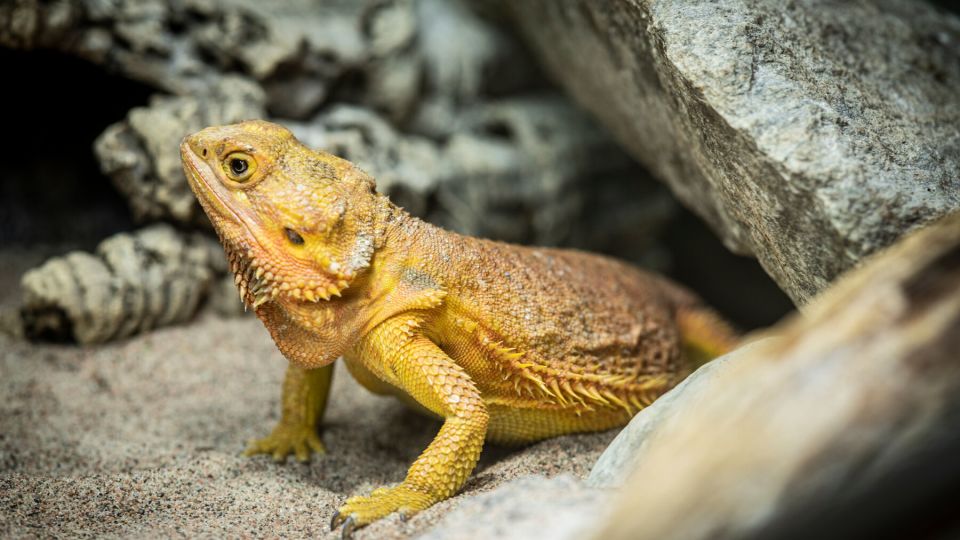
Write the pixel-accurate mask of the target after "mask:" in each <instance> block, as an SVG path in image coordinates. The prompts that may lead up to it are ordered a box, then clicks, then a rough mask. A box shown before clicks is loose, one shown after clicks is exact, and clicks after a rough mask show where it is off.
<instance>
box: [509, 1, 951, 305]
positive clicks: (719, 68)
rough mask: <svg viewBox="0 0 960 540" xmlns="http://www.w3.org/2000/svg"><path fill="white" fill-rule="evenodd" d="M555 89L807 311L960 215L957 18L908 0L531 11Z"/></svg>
mask: <svg viewBox="0 0 960 540" xmlns="http://www.w3.org/2000/svg"><path fill="white" fill-rule="evenodd" d="M506 9H507V10H509V11H511V12H512V14H513V19H514V20H515V22H516V23H517V24H518V26H519V27H520V28H521V30H522V32H523V33H524V34H525V35H526V36H527V38H528V41H529V43H530V44H531V45H532V46H533V48H534V50H535V53H536V56H538V57H539V58H540V59H541V60H542V61H543V63H544V64H545V65H546V66H547V68H548V70H549V71H550V72H551V73H552V74H553V76H554V77H555V78H556V79H557V80H558V81H559V82H561V83H562V84H563V86H565V87H566V88H567V90H569V92H570V93H571V94H572V95H573V96H574V97H576V98H577V100H578V101H579V102H580V103H581V104H582V105H583V106H584V107H586V108H587V109H588V110H590V111H592V112H593V113H595V115H596V116H597V117H598V118H599V119H600V120H601V121H602V123H603V124H604V125H605V126H606V127H607V128H609V129H610V130H611V132H612V133H613V134H614V135H615V136H616V138H617V139H618V140H619V141H620V143H621V144H622V145H623V146H624V147H625V148H627V149H629V151H630V152H631V154H632V155H633V156H634V157H635V158H637V159H638V160H640V161H641V162H643V163H644V164H646V165H647V166H649V167H650V169H651V170H652V171H653V172H654V173H655V174H656V175H657V176H658V177H660V178H661V179H663V180H664V181H666V182H667V184H669V185H670V187H671V188H672V190H673V191H674V193H675V194H676V195H677V196H678V197H679V198H680V199H681V200H682V201H683V202H685V203H686V204H687V205H688V206H690V207H691V208H693V209H694V210H695V211H696V212H697V213H699V214H700V215H701V216H702V217H703V218H704V219H706V220H707V221H708V222H709V223H710V224H711V225H712V226H713V228H714V229H715V230H716V231H717V232H718V233H719V234H720V235H721V236H722V237H723V238H724V240H725V242H726V243H727V245H728V246H729V247H731V248H732V249H734V250H736V251H738V252H741V253H752V254H754V255H755V256H756V257H757V258H758V259H759V260H760V262H761V264H762V265H763V266H764V268H765V269H766V270H767V272H768V273H769V274H770V275H771V276H772V277H773V278H774V279H775V280H776V281H777V283H779V284H780V286H781V287H782V288H783V289H784V291H786V292H787V293H788V294H789V295H790V296H791V297H792V298H793V299H794V301H796V302H798V303H804V302H806V301H808V300H809V299H810V298H811V297H812V296H813V295H814V294H816V293H817V292H818V291H820V290H821V289H823V288H825V287H826V286H827V285H828V284H829V283H830V282H831V280H833V279H834V278H835V277H836V276H837V275H839V274H840V273H841V272H843V271H844V270H846V269H848V268H850V267H852V266H854V265H856V264H857V263H858V261H860V260H861V259H862V258H863V257H864V256H866V255H868V254H870V253H872V252H874V251H876V250H877V249H879V248H881V247H884V246H886V245H888V244H890V243H892V242H893V241H894V240H895V239H897V238H898V237H899V236H900V235H901V234H903V233H904V232H905V231H907V230H909V229H912V228H913V227H915V226H917V225H919V224H921V223H924V222H927V221H930V220H932V219H934V218H937V217H939V216H942V215H945V214H946V213H948V212H949V211H950V210H952V209H956V208H960V92H957V89H958V88H960V20H958V19H957V17H955V16H954V15H952V14H948V13H945V12H942V11H938V10H937V9H936V8H933V7H932V6H930V5H928V4H926V3H924V2H914V1H910V0H881V1H878V2H870V1H865V0H856V1H851V2H821V1H815V0H802V1H798V2H789V3H786V4H784V3H782V2H769V1H765V0H721V1H719V2H697V3H691V2H684V1H676V0H658V1H650V0H616V1H612V2H593V1H590V0H564V1H561V2H555V1H552V0H532V1H525V2H510V3H509V4H508V5H506Z"/></svg>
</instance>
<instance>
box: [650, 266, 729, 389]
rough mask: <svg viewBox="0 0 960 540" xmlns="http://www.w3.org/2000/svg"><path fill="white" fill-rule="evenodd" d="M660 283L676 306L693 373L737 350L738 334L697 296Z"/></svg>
mask: <svg viewBox="0 0 960 540" xmlns="http://www.w3.org/2000/svg"><path fill="white" fill-rule="evenodd" d="M660 283H661V287H662V290H663V291H664V292H665V293H666V295H667V298H669V299H670V301H671V303H672V304H673V306H674V309H675V312H674V313H675V315H674V316H675V318H676V321H677V328H679V330H680V342H681V344H682V346H683V353H684V358H685V359H686V363H687V368H688V369H689V370H690V371H691V372H692V371H694V370H696V369H697V368H699V367H700V366H702V365H704V364H706V363H707V362H709V361H710V360H713V359H714V358H716V357H718V356H721V355H723V354H726V353H728V352H730V351H731V350H733V348H734V347H736V346H737V344H738V343H739V342H740V335H739V333H738V332H737V331H736V330H735V329H734V327H733V326H732V325H731V324H730V323H728V322H727V321H726V320H724V319H723V317H721V316H720V315H719V314H718V313H717V312H716V311H714V310H712V309H710V308H709V307H707V306H706V305H705V304H704V303H703V301H702V300H700V298H698V297H697V295H695V294H694V293H693V292H691V291H689V290H687V288H686V287H683V286H682V285H679V284H677V283H674V282H672V281H668V280H665V279H662V278H661V280H660Z"/></svg>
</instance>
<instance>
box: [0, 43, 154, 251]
mask: <svg viewBox="0 0 960 540" xmlns="http://www.w3.org/2000/svg"><path fill="white" fill-rule="evenodd" d="M0 65H2V66H3V68H4V75H5V77H4V82H3V83H0V103H2V104H3V110H4V129H3V130H2V133H0V143H2V147H3V149H4V153H5V156H6V158H7V159H6V160H5V164H6V166H5V167H4V177H3V180H2V182H0V247H14V246H22V247H36V246H37V245H41V244H56V245H60V246H65V247H76V248H80V249H90V248H93V247H94V246H96V244H97V242H99V241H100V240H102V239H103V238H105V237H106V236H108V235H110V234H113V233H115V232H118V231H121V230H129V229H131V228H132V227H133V222H132V220H131V217H130V212H129V210H128V208H127V205H126V202H125V201H124V200H123V198H122V197H121V196H120V195H119V194H118V193H117V191H116V190H115V189H114V187H113V186H112V185H111V184H110V181H109V180H108V179H107V178H106V177H104V176H103V175H102V174H101V173H100V168H99V166H98V164H97V161H96V159H95V157H94V155H93V149H92V147H93V141H94V139H96V137H97V136H98V135H100V133H102V132H103V130H104V129H105V128H106V127H107V126H108V125H110V124H112V123H114V122H117V121H119V120H122V119H123V118H124V116H125V115H126V113H127V112H128V111H129V110H130V108H131V107H134V106H137V105H143V104H146V103H147V99H148V97H149V96H150V94H151V93H153V90H151V89H150V88H149V87H147V86H144V85H141V84H138V83H136V82H133V81H130V80H128V79H124V78H121V77H118V76H114V75H110V74H108V73H106V72H105V71H104V70H103V68H101V67H98V66H95V65H93V64H89V63H87V62H85V61H83V60H79V59H76V58H73V57H70V56H67V55H64V54H60V53H56V52H52V51H26V52H24V51H13V50H7V49H0Z"/></svg>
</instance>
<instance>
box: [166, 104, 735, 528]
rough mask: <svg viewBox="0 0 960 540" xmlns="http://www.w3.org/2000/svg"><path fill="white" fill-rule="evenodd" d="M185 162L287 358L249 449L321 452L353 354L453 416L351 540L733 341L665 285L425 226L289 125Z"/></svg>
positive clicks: (563, 255) (593, 422)
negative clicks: (333, 398) (494, 457)
mask: <svg viewBox="0 0 960 540" xmlns="http://www.w3.org/2000/svg"><path fill="white" fill-rule="evenodd" d="M180 151H181V158H182V162H183V166H184V171H185V173H186V177H187V179H188V182H189V185H190V187H191V189H192V190H193V192H194V193H195V195H196V197H197V199H198V200H199V202H200V205H201V207H202V208H203V210H204V212H205V213H206V215H207V216H208V217H209V219H210V221H211V223H212V224H213V226H214V229H215V230H216V233H217V234H218V236H219V238H220V240H221V243H222V244H223V247H224V251H225V253H226V255H227V258H228V260H229V263H230V267H231V269H232V271H233V273H234V274H235V280H236V284H237V286H238V289H239V292H240V297H241V300H242V301H243V302H244V304H245V306H247V307H249V308H252V310H253V311H254V312H255V314H256V315H257V317H258V318H259V319H260V320H261V321H262V323H263V324H264V326H265V327H266V328H267V330H268V331H269V333H270V335H271V336H272V338H273V340H274V341H275V343H276V345H277V347H278V349H279V350H280V351H281V353H282V354H283V356H284V357H285V358H286V359H287V360H288V361H289V365H288V368H287V373H286V376H285V380H284V383H283V395H282V415H281V419H280V421H279V423H278V424H277V426H276V427H275V428H274V430H273V431H272V432H271V433H270V435H269V436H268V437H266V438H264V439H260V440H255V441H252V442H251V443H250V446H249V447H248V449H247V451H246V453H247V454H248V455H254V454H260V453H267V454H272V455H273V457H274V458H275V459H277V460H278V461H283V460H285V459H286V457H287V456H288V455H289V454H295V455H296V457H297V458H298V459H300V460H308V459H309V457H310V455H311V453H312V452H317V453H323V452H324V451H325V448H324V446H323V443H322V441H321V440H320V438H319V436H318V433H317V429H318V423H319V422H320V420H321V418H322V415H323V412H324V410H325V407H326V403H327V396H328V394H329V389H330V384H331V379H332V369H333V368H332V366H333V362H334V361H335V360H336V359H338V358H341V357H342V359H343V361H344V362H345V364H346V367H347V370H348V371H349V372H350V374H351V375H352V376H353V377H354V378H355V379H356V380H357V381H358V382H359V383H360V385H362V386H363V387H365V388H367V389H368V390H370V391H372V392H375V393H378V394H387V395H394V396H397V397H399V398H400V399H401V400H402V401H405V402H406V403H408V404H410V405H411V406H413V407H416V408H418V409H420V410H423V411H425V412H426V413H428V414H432V415H434V416H436V417H438V418H440V419H441V420H442V425H441V427H440V430H439V432H438V433H437V435H436V437H435V438H434V439H433V441H432V442H431V443H430V444H429V445H428V447H427V448H426V449H425V450H424V451H423V453H422V454H421V455H420V456H419V457H418V458H417V459H416V460H415V461H414V463H413V464H412V465H411V467H410V469H409V471H408V473H407V475H406V477H405V479H404V480H403V481H402V482H401V483H400V484H398V485H396V486H393V487H383V488H379V489H375V490H373V491H372V492H371V493H370V494H369V495H365V496H355V497H351V498H348V499H347V500H346V501H345V502H344V503H343V505H342V506H341V507H340V508H339V510H338V511H337V512H336V513H335V514H334V516H333V519H332V521H331V528H335V527H338V526H339V525H340V524H344V529H343V531H342V533H343V534H344V535H347V536H349V534H350V532H351V531H352V530H353V529H354V528H359V527H362V526H364V525H366V524H369V523H371V522H373V521H376V520H378V519H380V518H383V517H385V516H387V515H389V514H392V513H394V512H400V513H401V514H402V515H403V516H409V515H412V514H414V513H416V512H418V511H421V510H423V509H425V508H427V507H429V506H431V505H433V504H435V503H437V502H439V501H442V500H444V499H446V498H449V497H451V496H453V495H454V494H455V493H456V492H457V491H458V490H459V489H460V488H461V487H462V486H463V485H464V483H465V482H466V480H467V478H468V476H469V475H470V474H471V472H472V471H473V469H474V467H475V466H476V464H477V461H478V459H479V456H480V453H481V449H482V448H483V445H484V442H485V441H491V442H496V443H505V444H523V443H529V442H533V441H537V440H541V439H544V438H548V437H553V436H558V435H562V434H569V433H578V432H590V431H601V430H607V429H611V428H615V427H619V426H622V425H624V424H626V423H627V422H628V421H629V420H630V418H631V417H632V416H633V415H634V414H635V413H636V412H638V411H639V410H640V409H642V408H643V407H645V406H647V405H649V404H650V403H651V402H652V401H653V400H654V399H656V398H657V397H658V396H659V395H661V394H662V393H664V392H665V391H667V390H668V389H670V388H671V387H672V386H674V385H675V384H677V383H678V382H679V381H680V380H682V379H683V378H684V377H685V376H686V375H687V374H689V373H690V372H691V371H692V370H693V369H694V368H696V367H697V366H698V365H699V364H702V363H703V362H705V361H707V360H709V359H710V358H713V357H715V356H718V355H720V354H722V353H724V352H726V351H727V350H729V349H731V348H732V346H733V345H734V344H735V343H736V341H737V335H736V333H735V332H734V331H733V330H732V327H731V326H730V325H729V324H728V323H726V322H725V321H724V320H723V319H722V318H721V317H720V316H719V315H717V314H716V313H715V312H714V311H713V310H711V309H710V308H708V307H706V306H705V304H704V303H703V302H702V301H700V300H699V299H698V298H697V297H696V296H695V295H694V294H693V293H692V292H690V291H688V290H687V289H685V288H683V287H682V286H680V285H678V284H675V283H673V282H672V281H670V280H668V279H667V278H666V277H663V276H659V275H656V274H653V273H650V272H647V271H643V270H640V269H639V268H636V267H634V266H631V265H629V264H627V263H624V262H620V261H617V260H614V259H612V258H608V257H604V256H601V255H595V254H590V253H586V252H582V251H576V250H565V249H558V248H547V247H533V246H520V245H513V244H507V243H503V242H497V241H493V240H487V239H480V238H473V237H469V236H463V235H460V234H457V233H454V232H451V231H447V230H445V229H443V228H440V227H437V226H434V225H431V224H429V223H427V222H425V221H422V220H420V219H418V218H416V217H413V216H411V215H410V214H409V213H407V212H406V211H405V210H403V209H402V208H400V207H399V206H397V205H395V204H393V203H392V202H391V201H390V199H389V197H387V196H386V195H383V194H381V193H378V192H377V190H376V183H375V181H374V179H373V178H372V177H371V176H370V175H368V174H366V173H365V172H364V171H363V170H361V169H360V168H359V167H357V166H355V165H354V164H353V163H351V162H349V161H347V160H344V159H341V158H339V157H336V156H334V155H332V154H329V153H325V152H322V151H316V150H313V149H310V148H308V147H306V146H305V145H303V144H302V143H301V142H299V141H298V140H297V139H296V138H295V137H294V135H293V134H292V133H291V132H290V131H289V130H287V129H286V128H284V127H282V126H279V125H277V124H273V123H269V122H265V121H261V120H252V121H246V122H242V123H238V124H232V125H225V126H215V127H208V128H206V129H203V130H201V131H199V132H196V133H194V134H191V135H188V136H187V137H185V138H184V139H183V142H182V143H181V146H180Z"/></svg>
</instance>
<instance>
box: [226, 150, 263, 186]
mask: <svg viewBox="0 0 960 540" xmlns="http://www.w3.org/2000/svg"><path fill="white" fill-rule="evenodd" d="M223 170H224V172H225V173H226V174H227V176H228V177H229V178H230V179H231V180H233V181H234V182H246V181H247V180H249V179H250V177H251V176H253V173H254V172H256V170H257V161H256V160H255V159H253V157H252V156H250V155H248V154H244V153H243V152H233V153H231V154H230V155H229V156H227V159H225V160H223Z"/></svg>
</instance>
